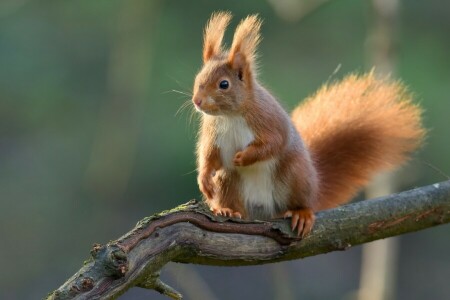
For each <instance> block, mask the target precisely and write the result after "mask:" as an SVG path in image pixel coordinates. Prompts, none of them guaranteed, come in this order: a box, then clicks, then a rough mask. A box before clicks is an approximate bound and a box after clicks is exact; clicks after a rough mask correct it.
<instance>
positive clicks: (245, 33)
mask: <svg viewBox="0 0 450 300" xmlns="http://www.w3.org/2000/svg"><path fill="white" fill-rule="evenodd" d="M261 25H262V21H261V20H260V19H259V18H258V15H251V16H248V17H247V18H245V19H244V20H242V21H241V23H239V25H238V27H237V28H236V31H235V33H234V37H233V44H232V45H231V49H230V52H229V56H228V61H229V63H230V65H231V66H232V67H233V68H236V69H244V74H246V73H247V74H251V73H252V72H254V69H255V67H256V48H257V47H258V44H259V42H260V41H261V35H260V34H259V31H260V28H261Z"/></svg>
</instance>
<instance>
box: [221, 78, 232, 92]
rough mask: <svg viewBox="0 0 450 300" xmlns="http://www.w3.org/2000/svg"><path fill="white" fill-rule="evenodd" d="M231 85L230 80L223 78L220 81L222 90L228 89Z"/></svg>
mask: <svg viewBox="0 0 450 300" xmlns="http://www.w3.org/2000/svg"><path fill="white" fill-rule="evenodd" d="M229 86H230V83H229V82H228V80H222V81H221V82H220V83H219V87H220V88H221V89H222V90H226V89H227V88H228V87H229Z"/></svg>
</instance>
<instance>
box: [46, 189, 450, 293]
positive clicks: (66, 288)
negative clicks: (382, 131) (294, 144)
mask: <svg viewBox="0 0 450 300" xmlns="http://www.w3.org/2000/svg"><path fill="white" fill-rule="evenodd" d="M448 222H450V181H446V182H442V183H436V184H433V185H430V186H425V187H421V188H418V189H414V190H410V191H407V192H403V193H399V194H394V195H390V196H387V197H383V198H378V199H373V200H369V201H362V202H358V203H353V204H349V205H345V206H342V207H338V208H336V209H332V210H327V211H321V212H319V213H317V220H316V224H315V226H314V229H313V231H312V233H311V234H310V235H309V236H308V237H306V238H305V239H303V240H300V239H298V238H297V236H296V235H295V234H293V233H292V232H291V231H290V229H289V221H288V220H282V219H278V220H272V221H271V222H268V221H266V222H264V221H252V222H249V221H242V220H236V219H229V218H222V217H216V216H213V215H211V213H210V212H209V210H208V208H207V207H206V206H205V205H204V204H203V202H197V201H195V200H193V201H190V202H188V203H186V204H184V205H181V206H179V207H176V208H174V209H172V210H170V211H165V212H162V213H160V214H157V215H154V216H151V217H147V218H144V219H143V220H141V221H139V222H138V224H137V225H136V227H135V228H134V229H133V230H131V231H130V232H128V233H126V234H125V235H124V236H122V237H120V238H119V239H117V240H116V241H112V242H109V243H108V244H106V245H98V244H97V245H94V247H93V249H92V250H91V258H90V259H89V260H88V261H86V262H85V264H84V266H83V267H82V268H81V269H80V270H79V271H78V272H77V273H76V274H75V275H73V276H72V277H71V278H69V279H68V280H67V281H66V282H65V283H64V284H63V285H62V286H61V287H60V288H58V289H57V290H55V291H54V292H52V293H50V294H49V295H48V296H47V299H110V298H117V297H118V296H120V295H121V294H123V293H124V292H125V291H127V290H128V289H129V288H131V287H134V286H138V287H143V288H148V289H154V290H156V291H158V292H160V293H162V294H165V295H167V296H169V297H171V298H173V299H181V294H180V293H179V292H177V291H175V290H174V289H173V288H171V287H170V286H168V285H166V284H165V283H163V282H162V281H161V280H160V279H159V274H160V271H161V269H162V268H163V267H164V265H165V264H167V263H168V262H170V261H173V262H180V263H196V264H206V265H221V266H243V265H257V264H265V263H272V262H279V261H285V260H292V259H298V258H303V257H307V256H313V255H317V254H321V253H326V252H330V251H335V250H346V249H348V248H349V247H352V246H354V245H359V244H363V243H367V242H370V241H373V240H377V239H382V238H386V237H390V236H395V235H400V234H403V233H407V232H412V231H417V230H421V229H424V228H428V227H431V226H435V225H440V224H444V223H448Z"/></svg>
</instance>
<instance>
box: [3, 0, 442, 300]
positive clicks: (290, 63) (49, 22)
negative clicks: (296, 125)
mask: <svg viewBox="0 0 450 300" xmlns="http://www.w3.org/2000/svg"><path fill="white" fill-rule="evenodd" d="M224 9H226V10H230V11H232V12H233V13H234V15H235V18H234V20H233V22H232V24H231V27H230V28H233V27H234V26H235V25H236V24H237V22H238V21H239V19H240V18H242V17H244V16H246V15H247V14H249V13H255V12H258V13H260V15H261V17H262V18H263V19H264V20H265V24H264V27H263V29H262V34H263V37H264V40H263V42H262V44H261V47H260V54H261V59H260V62H261V68H260V70H261V76H260V77H261V80H262V81H263V82H264V83H266V84H267V86H268V87H269V88H270V89H271V90H272V91H273V92H274V93H275V94H276V95H278V96H279V98H280V99H281V101H282V102H283V105H284V106H285V107H286V108H287V109H289V110H290V109H292V108H293V107H294V106H295V105H296V104H297V103H298V102H299V101H300V100H301V99H302V98H305V97H306V96H307V95H309V94H311V93H312V92H314V91H315V90H316V89H317V88H318V87H319V86H320V85H321V84H322V83H324V82H326V81H328V80H335V79H338V78H340V77H342V76H343V75H345V74H347V73H349V72H353V71H359V72H362V71H364V70H368V69H370V68H371V67H372V66H368V65H367V64H366V61H367V60H366V57H365V50H366V49H365V48H366V45H367V44H366V42H367V32H368V27H369V26H370V14H369V13H368V10H369V7H368V4H367V2H364V1H356V0H335V1H327V2H326V3H325V4H324V5H323V6H321V7H319V8H318V9H317V10H314V11H312V12H311V13H310V14H308V15H306V16H305V17H303V18H302V19H301V20H297V21H292V22H287V21H284V20H283V19H282V18H280V17H279V16H278V15H277V14H276V13H275V12H274V10H273V8H272V6H270V4H269V2H265V1H257V0H252V1H237V0H232V1H227V2H216V1H205V0H193V1H175V0H166V1H162V0H158V1H157V0H153V1H148V0H147V1H145V0H129V1H120V0H110V1H106V0H97V1H89V0H80V1H49V0H41V1H30V0H20V1H19V0H3V1H2V2H0V99H1V100H0V165H1V168H0V237H1V241H2V246H1V247H0V254H1V255H0V265H1V266H2V267H3V272H2V273H3V275H2V276H1V277H2V279H1V280H0V298H1V299H37V298H41V297H43V296H44V295H45V294H46V293H47V292H49V291H50V290H51V289H54V288H56V287H58V286H59V285H60V284H61V283H62V281H63V280H64V279H66V278H67V277H69V276H70V275H72V274H73V273H74V272H75V271H76V270H78V268H79V267H80V265H81V262H82V261H83V260H84V259H85V258H86V257H87V256H88V249H89V247H90V246H91V245H92V244H93V243H94V242H101V243H105V242H107V241H108V240H110V239H114V238H116V237H118V236H119V235H120V234H122V233H124V232H125V231H127V230H128V229H129V228H131V227H132V226H133V225H134V223H135V222H136V221H137V220H139V219H140V218H142V217H144V216H147V215H150V214H153V213H155V212H157V211H160V210H162V209H167V208H170V207H173V206H175V205H177V204H180V203H182V202H185V201H187V200H189V199H191V198H194V197H198V196H199V192H198V190H197V187H196V180H195V177H196V174H195V157H194V154H193V153H194V148H195V146H194V145H195V135H196V118H195V117H194V118H193V121H190V119H191V118H190V112H189V109H187V110H185V111H182V112H181V113H179V114H176V112H177V110H178V108H179V107H180V106H181V105H182V104H183V102H184V101H186V100H189V96H185V95H182V94H179V93H177V92H172V90H179V91H182V92H186V93H189V91H190V89H191V85H192V82H193V78H194V76H195V73H196V71H197V70H198V69H199V68H200V65H201V42H202V30H203V26H204V24H205V22H206V20H207V19H208V17H209V15H210V14H211V12H212V11H215V10H224ZM449 11H450V2H442V1H438V0H430V1H403V3H402V7H401V11H400V20H399V26H400V28H399V32H398V34H397V40H396V43H397V44H396V45H397V60H398V65H397V70H398V72H397V75H398V77H400V78H402V79H403V80H404V81H405V82H406V83H407V84H408V85H409V86H410V88H411V90H412V91H413V92H414V93H415V94H416V95H417V99H418V101H419V102H420V103H421V104H422V105H423V107H424V108H425V110H426V114H425V123H426V126H427V128H429V129H430V133H429V137H428V140H427V145H426V146H425V147H424V149H423V150H422V151H420V153H419V154H418V155H417V158H416V159H415V160H414V161H413V162H412V164H411V165H410V166H409V167H408V168H407V170H408V171H409V172H408V174H410V175H408V178H406V179H407V180H405V182H403V185H402V188H405V189H406V188H409V187H412V186H420V185H425V184H429V183H433V182H437V181H442V180H445V179H446V177H445V176H444V175H442V174H440V172H438V171H436V170H435V169H434V168H432V167H430V166H428V164H431V165H433V166H435V168H438V169H439V170H440V171H441V172H442V173H445V174H447V175H449V174H450V160H449V159H448V153H449V152H450V139H449V128H450V126H449V125H450V121H449V112H450V99H449V95H450V60H449V59H448V53H449V52H450V38H449V35H448V34H449V31H450V18H448V12H449ZM231 36H232V30H229V32H227V34H226V40H227V41H228V44H229V43H230V42H231V41H230V39H231ZM338 66H340V69H339V71H338V72H337V74H335V75H332V74H333V71H334V70H335V69H336V68H337V67H338ZM409 177H411V178H409ZM448 234H449V227H448V226H444V227H442V228H436V229H432V230H427V231H425V232H421V233H417V234H413V235H408V236H405V237H402V239H401V241H402V244H401V255H400V256H401V258H400V262H399V263H400V266H399V269H400V270H399V277H400V278H399V282H398V284H399V291H398V294H399V299H425V298H427V299H448V298H449V297H450V287H449V285H448V278H450V273H449V272H450V258H449V257H448V253H450V252H449V251H450V241H449V240H448V236H449V235H448ZM358 262H359V251H358V250H357V249H353V250H351V251H348V252H346V253H338V254H330V255H327V256H323V257H318V258H313V259H309V260H306V261H297V262H291V263H285V264H284V266H285V267H286V268H285V270H287V272H289V274H288V275H287V276H286V278H290V280H291V282H292V285H291V288H293V289H294V291H293V292H292V294H293V295H296V298H300V297H306V298H307V299H311V298H314V299H330V298H333V299H336V298H341V299H345V298H350V299H351V293H352V291H354V290H355V289H356V288H357V286H358V271H359V269H358ZM173 268H174V270H175V271H172V272H171V274H172V275H171V278H172V279H169V280H168V281H169V282H170V281H175V282H177V281H182V280H183V278H179V277H177V276H176V267H173ZM195 269H196V270H200V274H201V275H202V276H203V277H204V279H205V280H206V282H207V284H209V285H210V286H211V289H212V291H213V292H216V293H217V294H216V296H217V297H218V298H219V299H235V298H241V299H242V298H244V299H245V298H247V299H272V298H273V293H274V290H273V289H274V288H273V287H272V282H273V281H274V280H273V278H272V277H271V276H272V275H270V274H272V273H271V272H270V270H271V266H264V267H252V268H250V267H248V268H240V269H235V268H233V269H223V268H206V267H196V268H195ZM418 270H420V272H417V271H418ZM330 271H331V272H330ZM237 272H238V273H237ZM334 272H336V274H334ZM174 274H175V275H174ZM246 274H247V276H246ZM273 274H280V272H279V270H278V271H277V272H275V273H273ZM242 278H245V280H242ZM324 283H325V285H326V286H325V288H324ZM175 285H176V283H175ZM147 293H150V292H145V291H144V292H140V291H139V290H137V291H132V292H130V293H129V294H127V295H125V296H124V299H134V298H135V297H136V298H137V297H138V296H140V297H141V298H142V297H144V296H143V295H147ZM147 296H148V295H147ZM152 296H154V294H153V295H152Z"/></svg>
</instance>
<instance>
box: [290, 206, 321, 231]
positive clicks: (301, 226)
mask: <svg viewBox="0 0 450 300" xmlns="http://www.w3.org/2000/svg"><path fill="white" fill-rule="evenodd" d="M289 217H291V218H292V220H291V229H292V231H295V229H297V235H298V236H301V237H302V238H304V237H306V236H307V235H308V234H309V233H310V232H311V230H312V228H313V225H314V221H315V219H316V217H315V215H314V212H313V211H312V209H310V208H303V209H298V210H288V211H287V212H286V213H285V214H284V218H289Z"/></svg>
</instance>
